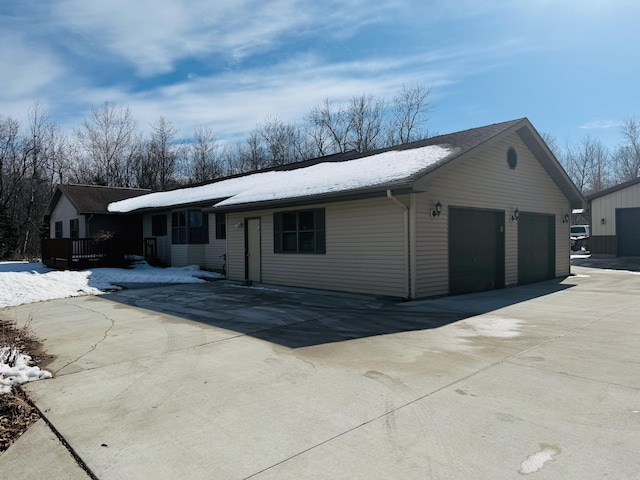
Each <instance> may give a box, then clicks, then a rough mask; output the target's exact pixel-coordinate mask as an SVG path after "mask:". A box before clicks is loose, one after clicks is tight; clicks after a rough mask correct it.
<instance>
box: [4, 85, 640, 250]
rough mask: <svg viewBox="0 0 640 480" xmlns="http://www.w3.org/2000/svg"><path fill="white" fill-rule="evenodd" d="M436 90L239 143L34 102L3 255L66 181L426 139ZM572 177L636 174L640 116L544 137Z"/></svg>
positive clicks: (123, 115)
mask: <svg viewBox="0 0 640 480" xmlns="http://www.w3.org/2000/svg"><path fill="white" fill-rule="evenodd" d="M431 110H432V101H431V89H430V88H428V87H426V86H425V85H424V84H421V83H417V84H415V85H411V86H402V87H401V88H400V89H399V90H398V91H397V92H396V93H395V95H394V96H393V97H392V98H391V99H388V100H387V99H384V98H378V97H375V96H373V95H367V94H362V95H359V96H354V97H352V98H351V99H350V100H349V101H348V102H336V101H332V100H330V99H326V100H324V101H323V102H322V103H321V104H319V105H317V106H315V107H313V108H311V109H310V110H309V111H308V112H307V114H306V115H304V117H303V118H302V119H301V120H300V121H298V122H287V121H284V120H282V119H281V118H279V117H277V116H268V117H267V118H266V119H265V120H264V121H263V122H262V123H259V124H257V125H256V127H255V128H254V129H253V130H252V131H250V132H249V133H248V134H247V136H246V138H245V139H244V140H242V141H239V142H236V143H226V142H221V141H219V139H218V138H217V136H216V133H215V132H214V131H213V130H212V129H211V128H210V127H207V126H201V127H198V128H196V129H195V131H194V132H192V133H191V135H190V137H189V138H188V139H184V138H181V137H179V136H178V131H177V129H176V128H175V126H174V125H173V124H172V122H171V121H170V120H169V119H167V118H165V117H159V118H158V119H157V120H155V121H154V122H153V123H152V124H151V125H150V131H149V133H147V134H143V133H142V132H141V130H140V129H139V128H138V123H137V121H136V120H135V118H134V117H133V115H132V113H131V111H130V110H129V107H128V106H126V105H123V104H120V103H116V102H114V101H105V102H104V103H103V104H101V105H99V106H96V107H94V108H92V110H91V112H90V113H89V115H88V116H87V117H86V118H85V119H84V120H83V121H82V123H81V124H80V125H79V126H78V127H76V128H75V129H74V130H73V131H72V132H65V131H63V130H62V129H61V128H60V127H59V126H58V125H56V123H55V122H53V121H51V119H50V118H49V116H48V114H47V112H46V111H45V110H44V109H43V108H42V107H41V106H40V105H39V104H38V103H37V102H36V103H35V104H34V105H33V106H32V107H31V108H30V109H29V111H28V115H27V121H26V122H25V123H21V122H19V121H18V120H16V119H14V118H11V117H7V116H3V115H1V114H0V258H7V257H11V256H29V255H37V254H38V252H39V245H40V235H41V233H42V232H43V231H44V228H43V225H42V219H43V215H44V213H45V211H46V207H47V204H48V202H49V200H50V198H51V195H52V193H53V191H54V188H55V186H56V185H57V184H60V183H84V184H94V185H108V186H119V187H140V188H149V189H151V190H154V191H163V190H169V189H173V188H177V187H181V186H185V185H190V184H197V183H204V182H209V181H212V180H215V179H216V178H220V177H223V176H227V175H232V174H237V173H243V172H250V171H255V170H259V169H262V168H267V167H272V166H278V165H284V164H288V163H293V162H297V161H301V160H306V159H309V158H314V157H318V156H324V155H329V154H333V153H338V152H346V151H350V150H356V151H359V152H365V151H371V150H374V149H377V148H381V147H387V146H392V145H396V144H401V143H407V142H410V141H413V140H418V139H421V138H426V137H428V136H429V131H428V130H427V123H428V119H429V114H430V112H431ZM543 137H544V139H545V141H546V142H547V144H548V145H549V147H550V149H551V150H552V151H553V153H554V154H555V155H556V157H557V158H558V159H559V161H560V162H561V163H562V165H563V166H564V168H565V169H566V171H567V173H568V174H569V176H570V177H571V179H572V180H573V181H574V182H575V184H576V185H577V186H578V188H579V189H580V190H581V191H582V192H583V193H584V194H589V193H592V192H596V191H599V190H601V189H603V188H607V187H609V186H611V185H614V184H617V183H621V182H624V181H627V180H631V179H635V178H637V177H639V176H640V117H635V116H631V117H628V118H626V119H625V120H624V122H623V124H622V126H621V127H620V143H619V144H618V146H616V147H615V148H613V149H609V148H607V147H606V146H604V145H603V144H602V142H601V141H600V140H598V139H596V138H593V137H585V138H583V139H581V140H579V141H577V142H569V141H567V142H565V143H564V145H561V144H560V143H559V142H558V141H557V139H556V138H554V137H553V136H551V135H543Z"/></svg>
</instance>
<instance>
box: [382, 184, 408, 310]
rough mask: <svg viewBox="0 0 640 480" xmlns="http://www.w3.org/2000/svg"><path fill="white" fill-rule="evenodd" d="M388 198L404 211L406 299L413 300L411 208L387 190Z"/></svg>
mask: <svg viewBox="0 0 640 480" xmlns="http://www.w3.org/2000/svg"><path fill="white" fill-rule="evenodd" d="M387 198H388V199H389V200H391V201H392V202H393V203H395V204H396V205H398V206H399V207H400V208H401V209H402V216H403V220H404V274H405V298H406V299H407V300H410V299H411V296H412V295H411V294H412V292H411V276H410V274H409V264H410V259H409V252H410V250H409V208H408V207H407V206H406V205H405V204H404V203H402V202H401V201H400V200H398V199H397V198H396V197H394V196H393V194H392V193H391V190H389V189H387Z"/></svg>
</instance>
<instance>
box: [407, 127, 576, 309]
mask: <svg viewBox="0 0 640 480" xmlns="http://www.w3.org/2000/svg"><path fill="white" fill-rule="evenodd" d="M509 146H513V147H515V149H516V151H517V153H518V165H517V168H516V169H515V170H511V169H509V167H508V165H507V162H506V155H507V148H508V147H509ZM422 186H423V187H426V188H425V189H426V190H427V191H426V193H420V194H416V212H415V216H416V231H417V235H416V236H417V240H416V242H417V245H416V269H417V277H418V278H417V292H416V296H417V297H427V296H433V295H444V294H447V293H448V292H449V289H448V283H449V258H448V208H449V207H450V206H455V207H469V208H484V209H491V210H502V211H504V214H505V284H506V285H515V284H517V283H518V225H517V222H514V221H512V220H511V215H512V213H513V210H514V209H515V208H516V207H517V208H518V210H519V211H521V212H535V213H546V214H553V215H555V218H556V221H555V223H556V275H557V276H562V275H568V274H569V271H570V265H569V224H564V223H562V217H563V216H564V215H565V214H566V213H569V212H570V211H571V210H570V204H569V200H568V199H567V198H566V197H565V196H564V195H563V194H562V192H561V191H560V189H559V188H558V187H557V185H556V184H555V183H554V182H553V180H552V179H551V178H550V177H549V175H548V174H547V173H546V171H545V170H544V168H543V167H542V165H541V164H540V163H539V162H538V160H537V159H536V158H535V157H534V156H533V154H532V153H531V152H530V151H529V150H528V148H527V147H526V146H525V144H524V143H523V142H522V140H521V139H520V137H519V136H518V135H517V134H515V133H514V134H513V135H511V136H510V137H508V138H507V139H505V140H504V141H501V142H498V143H496V144H495V145H492V146H490V147H488V148H486V149H484V150H483V151H482V152H481V153H480V154H478V155H476V156H474V157H468V158H466V159H464V160H463V161H462V162H460V163H458V164H457V165H455V166H454V167H452V168H448V169H446V170H444V171H443V172H442V173H441V174H434V175H432V176H431V177H428V178H427V181H426V182H424V185H422ZM437 201H440V202H441V203H442V205H443V206H444V208H443V211H442V214H441V215H440V216H439V217H435V218H434V217H433V216H432V215H431V209H432V208H433V206H434V205H435V203H436V202H437Z"/></svg>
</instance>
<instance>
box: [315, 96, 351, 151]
mask: <svg viewBox="0 0 640 480" xmlns="http://www.w3.org/2000/svg"><path fill="white" fill-rule="evenodd" d="M305 119H306V122H307V125H308V127H307V131H308V134H309V135H310V136H311V138H312V140H313V143H314V145H315V148H316V150H317V152H318V155H320V156H322V155H328V154H331V153H336V152H346V151H347V150H349V149H350V146H349V137H350V134H351V128H352V124H351V122H350V121H349V116H348V114H347V111H346V110H345V109H344V108H341V107H339V106H338V107H337V106H335V105H334V104H333V103H332V102H331V101H330V100H329V99H328V98H327V99H325V100H324V102H323V103H322V105H320V106H318V107H314V108H312V109H311V111H310V112H309V113H308V114H307V116H306V118H305Z"/></svg>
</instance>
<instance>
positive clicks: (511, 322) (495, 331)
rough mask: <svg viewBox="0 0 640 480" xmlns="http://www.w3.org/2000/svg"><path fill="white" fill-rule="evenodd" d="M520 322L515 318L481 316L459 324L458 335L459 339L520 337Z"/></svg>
mask: <svg viewBox="0 0 640 480" xmlns="http://www.w3.org/2000/svg"><path fill="white" fill-rule="evenodd" d="M521 325H522V321H521V320H516V319H515V318H506V317H498V316H493V315H482V316H480V317H474V318H470V319H468V320H465V321H463V322H460V324H459V329H458V335H459V336H461V337H476V336H481V337H494V338H513V337H518V336H520V335H521V332H520V330H519V328H520V326H521Z"/></svg>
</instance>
